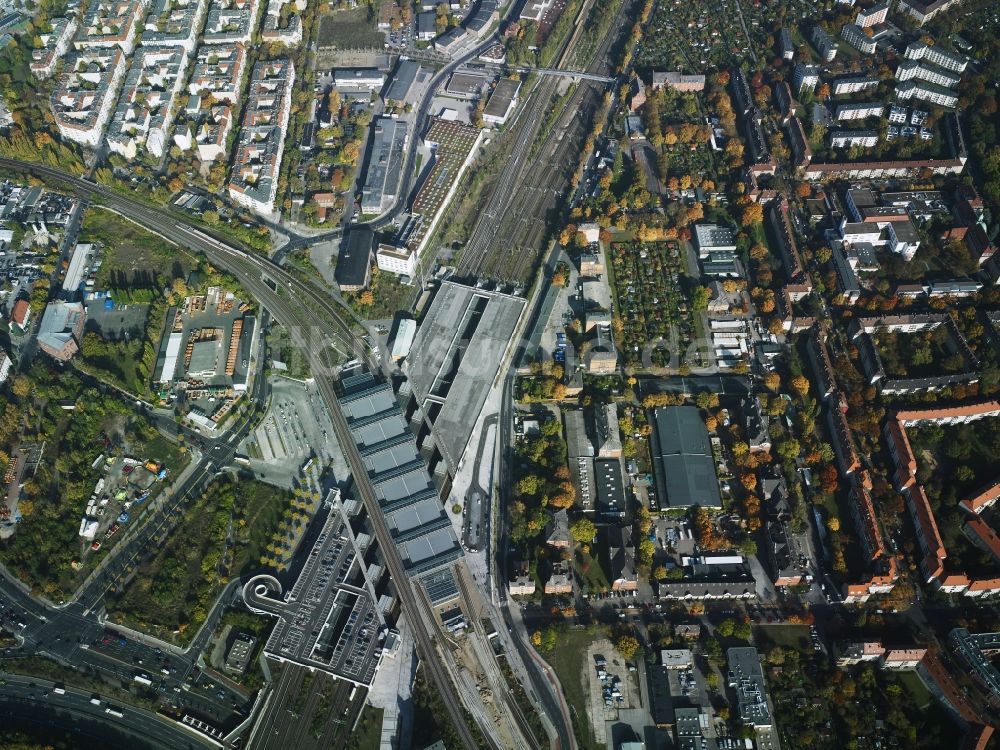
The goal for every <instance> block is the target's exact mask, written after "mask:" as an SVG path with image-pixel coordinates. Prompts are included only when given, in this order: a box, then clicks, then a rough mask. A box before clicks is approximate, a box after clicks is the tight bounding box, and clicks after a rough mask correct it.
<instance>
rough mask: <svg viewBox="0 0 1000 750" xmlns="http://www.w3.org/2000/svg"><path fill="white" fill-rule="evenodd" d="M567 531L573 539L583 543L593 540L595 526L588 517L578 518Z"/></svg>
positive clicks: (595, 534) (595, 533)
mask: <svg viewBox="0 0 1000 750" xmlns="http://www.w3.org/2000/svg"><path fill="white" fill-rule="evenodd" d="M569 533H570V536H572V537H573V541H575V542H577V543H578V544H585V543H587V542H591V541H593V539H594V537H595V536H597V527H596V526H594V522H593V521H591V520H590V519H589V518H580V519H578V520H576V521H574V522H573V524H572V525H571V526H570V527H569Z"/></svg>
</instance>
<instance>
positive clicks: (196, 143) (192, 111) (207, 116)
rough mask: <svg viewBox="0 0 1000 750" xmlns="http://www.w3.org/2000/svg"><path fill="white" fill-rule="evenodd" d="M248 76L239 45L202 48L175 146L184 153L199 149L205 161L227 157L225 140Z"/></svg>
mask: <svg viewBox="0 0 1000 750" xmlns="http://www.w3.org/2000/svg"><path fill="white" fill-rule="evenodd" d="M245 73H246V48H245V47H244V46H243V44H242V43H240V42H231V43H223V44H211V45H205V44H203V45H202V46H201V47H199V48H198V54H197V55H196V56H195V60H194V66H193V69H192V71H191V78H190V80H189V81H188V87H187V88H188V93H189V94H190V96H189V98H188V103H187V106H185V107H184V108H183V109H181V110H180V111H179V112H178V116H177V117H178V119H177V126H176V129H175V131H174V143H175V144H176V145H177V146H178V147H179V148H180V149H182V150H184V151H190V150H191V149H192V148H194V149H197V151H198V158H199V159H201V160H202V161H208V162H211V161H215V160H216V159H218V158H220V157H224V156H225V154H226V139H227V138H228V136H229V132H230V130H231V129H232V125H233V111H232V107H231V105H233V104H235V103H236V101H237V99H238V97H239V95H240V88H241V87H242V85H243V78H244V75H245Z"/></svg>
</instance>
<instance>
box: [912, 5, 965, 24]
mask: <svg viewBox="0 0 1000 750" xmlns="http://www.w3.org/2000/svg"><path fill="white" fill-rule="evenodd" d="M959 2H961V0H931V2H923V0H899V6H898V8H899V12H900V13H904V14H906V15H908V16H909V17H910V18H912V19H913V20H914V22H915V23H916V24H917V26H923V25H924V24H925V23H927V22H928V21H930V20H931V19H932V18H934V16H936V15H937V14H938V13H943V12H944V11H946V10H948V9H949V8H951V7H952V6H954V5H958V3H959Z"/></svg>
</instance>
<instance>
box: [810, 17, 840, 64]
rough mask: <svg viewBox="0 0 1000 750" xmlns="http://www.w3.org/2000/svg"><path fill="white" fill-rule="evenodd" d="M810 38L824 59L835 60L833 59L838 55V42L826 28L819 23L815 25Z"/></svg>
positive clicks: (827, 60) (826, 60)
mask: <svg viewBox="0 0 1000 750" xmlns="http://www.w3.org/2000/svg"><path fill="white" fill-rule="evenodd" d="M810 38H811V39H812V43H813V46H814V47H815V48H816V51H817V52H819V56H820V57H821V58H822V59H823V61H824V62H833V59H834V58H835V57H836V56H837V42H836V41H834V40H833V38H832V37H831V36H830V35H829V34H827V33H826V30H825V29H824V28H823V27H822V26H820V25H818V24H817V25H816V26H813V28H812V33H811V34H810Z"/></svg>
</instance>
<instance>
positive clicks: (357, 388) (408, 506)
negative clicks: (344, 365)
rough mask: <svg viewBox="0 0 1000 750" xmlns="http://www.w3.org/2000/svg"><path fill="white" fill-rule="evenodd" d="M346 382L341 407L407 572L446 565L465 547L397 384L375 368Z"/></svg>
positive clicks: (420, 572)
mask: <svg viewBox="0 0 1000 750" xmlns="http://www.w3.org/2000/svg"><path fill="white" fill-rule="evenodd" d="M340 385H341V390H342V394H341V395H340V397H339V401H340V407H341V409H342V410H343V412H344V417H345V418H346V420H347V424H348V427H349V428H350V431H351V435H352V437H353V438H354V441H355V442H356V443H357V447H358V450H359V451H360V453H361V457H362V459H363V460H364V463H365V467H366V468H367V469H368V481H370V482H371V485H372V489H373V490H374V492H375V496H376V497H377V498H378V503H379V506H380V507H381V511H382V514H383V516H384V517H385V523H386V525H387V526H388V527H389V531H390V533H391V534H392V537H393V540H394V541H395V543H396V547H397V549H398V551H399V555H400V557H401V558H402V561H403V565H404V566H405V567H406V570H407V572H408V573H409V574H410V575H411V576H414V577H417V576H424V575H427V574H431V573H433V572H434V571H437V570H440V569H442V568H446V567H447V566H448V565H449V564H451V563H452V562H454V561H455V560H457V559H458V558H460V557H461V556H462V548H461V546H460V545H459V543H458V538H457V537H456V536H455V531H454V529H453V528H452V524H451V519H450V518H448V515H447V513H445V510H444V507H443V505H442V503H441V499H440V496H439V492H438V489H437V488H436V487H435V485H434V483H433V482H432V481H431V475H430V473H429V471H428V466H427V462H426V461H424V459H423V458H422V457H421V455H420V453H419V451H418V450H417V445H416V441H415V440H414V436H413V433H412V432H410V428H409V425H408V424H407V422H406V420H405V419H404V418H403V414H402V412H401V411H400V409H399V404H398V403H397V401H396V396H395V394H394V393H393V390H392V387H391V386H390V385H388V384H386V383H379V382H377V381H376V380H375V378H374V376H372V375H371V373H352V374H350V375H347V376H344V377H342V379H341V383H340Z"/></svg>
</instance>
